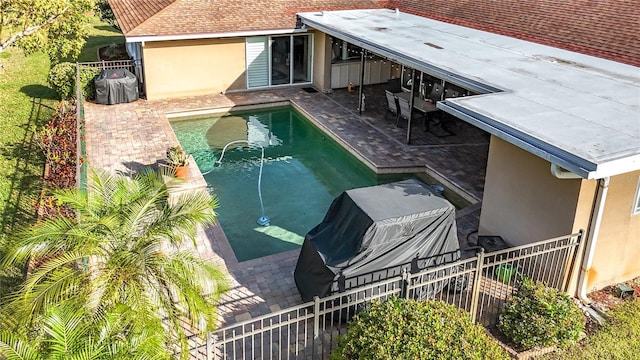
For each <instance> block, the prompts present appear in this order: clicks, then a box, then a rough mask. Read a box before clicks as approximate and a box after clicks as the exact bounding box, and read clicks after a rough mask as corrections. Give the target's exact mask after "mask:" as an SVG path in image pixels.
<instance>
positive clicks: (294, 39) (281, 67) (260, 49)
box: [246, 34, 312, 88]
mask: <svg viewBox="0 0 640 360" xmlns="http://www.w3.org/2000/svg"><path fill="white" fill-rule="evenodd" d="M311 45H312V41H311V35H308V34H305V35H287V36H272V37H266V36H261V37H253V38H247V41H246V56H247V87H248V88H258V87H269V86H278V85H289V84H300V83H310V82H311V73H312V71H311V64H312V50H311Z"/></svg>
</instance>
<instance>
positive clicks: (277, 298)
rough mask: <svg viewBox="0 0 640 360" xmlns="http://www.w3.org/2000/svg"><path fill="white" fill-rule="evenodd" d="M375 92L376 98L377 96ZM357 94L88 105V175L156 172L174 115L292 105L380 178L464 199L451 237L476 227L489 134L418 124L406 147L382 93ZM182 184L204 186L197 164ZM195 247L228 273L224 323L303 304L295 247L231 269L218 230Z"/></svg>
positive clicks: (262, 94) (257, 94)
mask: <svg viewBox="0 0 640 360" xmlns="http://www.w3.org/2000/svg"><path fill="white" fill-rule="evenodd" d="M378 93H380V94H382V95H381V96H379V99H378V96H377V94H378ZM354 96H355V95H354V94H350V93H347V92H346V91H336V92H334V93H332V94H323V93H321V92H316V93H309V92H306V91H304V90H303V89H301V88H287V89H277V90H265V91H251V92H240V93H232V94H226V95H208V96H199V97H189V98H178V99H170V100H159V101H146V100H142V99H141V100H138V101H135V102H133V103H128V104H118V105H110V106H107V105H97V104H92V103H88V102H87V103H85V105H84V106H85V134H86V135H85V137H86V154H87V161H88V162H89V164H90V165H91V166H92V167H95V168H104V169H108V170H112V171H117V172H122V173H125V174H130V173H132V172H135V171H138V170H140V169H142V168H144V167H148V166H157V165H158V164H159V163H160V162H162V160H163V159H164V158H165V152H166V149H167V147H169V146H171V145H175V144H177V143H178V141H177V139H176V137H175V134H174V133H173V130H172V129H171V126H170V124H169V120H168V118H170V117H171V116H174V115H175V114H179V113H185V112H192V113H193V112H195V113H198V112H206V111H209V110H212V109H216V110H221V111H227V110H233V109H237V108H239V107H243V106H263V105H267V104H274V103H289V102H291V104H293V105H294V106H295V107H296V108H297V109H298V110H300V111H302V112H303V113H305V115H307V116H308V117H310V119H311V120H312V121H313V122H314V123H316V125H317V126H319V127H320V128H322V129H323V130H324V131H325V132H326V133H328V134H329V135H330V136H332V137H333V138H334V139H336V140H337V141H338V142H339V143H341V144H342V145H343V146H344V147H346V148H347V149H349V150H350V151H351V152H352V153H354V154H355V155H356V156H357V157H358V158H360V159H361V160H364V161H365V163H367V164H368V165H369V166H370V167H372V168H376V169H377V171H378V172H401V171H402V172H414V171H422V172H427V173H428V174H429V175H430V176H432V177H433V178H435V179H436V180H437V181H439V182H441V183H445V184H446V186H447V187H449V188H455V189H456V190H457V191H458V192H460V193H461V194H462V195H463V196H464V197H465V198H466V199H467V200H470V202H471V205H470V206H468V207H466V208H464V209H461V210H459V211H458V214H457V223H458V234H459V237H460V239H461V241H464V240H465V239H466V236H467V234H469V233H471V232H472V231H473V230H476V229H477V226H478V218H479V212H480V204H481V202H480V199H481V197H482V188H483V185H484V174H485V167H486V162H487V151H488V137H487V136H486V134H483V133H481V132H479V131H478V130H477V129H473V128H470V125H467V124H457V126H458V127H457V128H456V129H457V131H456V134H457V135H456V136H451V137H446V138H444V137H442V138H441V137H437V136H433V134H431V133H427V132H423V131H422V130H421V128H420V127H419V126H415V127H416V129H415V131H414V133H415V140H414V138H412V145H406V144H405V143H404V139H405V136H406V135H405V134H406V129H405V128H403V127H396V126H395V120H394V119H387V117H386V116H385V115H386V114H385V112H386V102H385V101H386V100H384V97H383V91H382V90H380V91H377V90H376V89H375V88H372V90H371V94H370V95H369V96H368V97H367V99H368V100H367V108H366V111H365V112H364V113H363V114H362V115H359V114H358V112H357V111H356V109H355V108H356V107H355V106H354V103H355V102H356V100H355V99H357V98H355V99H354ZM376 99H377V100H376ZM405 126H406V125H405ZM407 169H409V170H412V171H406V170H407ZM189 179H190V181H189V185H188V186H193V187H203V186H206V183H204V179H203V178H202V175H201V174H200V172H199V170H198V169H197V166H192V167H191V169H190V175H189ZM223 225H224V224H223ZM197 245H198V251H199V252H200V254H201V255H202V256H203V257H207V258H210V259H212V260H214V261H216V262H218V263H219V264H221V265H223V266H225V267H226V269H227V271H228V272H229V274H230V277H231V278H232V287H233V289H232V290H231V291H229V292H228V293H227V294H225V295H224V296H223V298H222V299H221V302H220V305H219V310H220V313H221V316H222V320H223V322H224V323H233V322H235V321H241V320H245V319H249V318H251V317H255V316H258V315H262V314H265V313H268V312H270V311H275V310H279V309H283V308H286V307H288V306H293V305H296V304H300V303H301V302H302V300H301V298H300V295H299V294H298V291H297V289H296V287H295V284H294V281H293V270H294V267H295V264H296V261H297V258H298V253H299V250H292V251H288V252H284V253H280V254H276V255H272V256H267V257H263V258H259V259H254V260H249V261H244V262H241V263H238V261H237V260H236V258H235V255H234V254H233V251H232V250H231V247H230V246H229V243H228V242H227V240H226V237H225V236H224V232H223V229H222V227H221V226H219V225H216V226H213V227H211V228H208V229H205V230H202V231H201V232H200V234H199V237H198V244H197Z"/></svg>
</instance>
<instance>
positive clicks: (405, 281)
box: [400, 268, 409, 299]
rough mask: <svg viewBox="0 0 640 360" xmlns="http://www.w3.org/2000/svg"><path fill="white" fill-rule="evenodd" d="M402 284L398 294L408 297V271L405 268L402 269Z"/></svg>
mask: <svg viewBox="0 0 640 360" xmlns="http://www.w3.org/2000/svg"><path fill="white" fill-rule="evenodd" d="M401 282H402V284H401V285H400V289H401V291H400V296H401V297H403V298H405V299H409V273H408V272H407V269H406V268H405V269H402V280H401Z"/></svg>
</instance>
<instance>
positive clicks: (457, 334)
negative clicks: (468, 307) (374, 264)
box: [331, 298, 509, 360]
mask: <svg viewBox="0 0 640 360" xmlns="http://www.w3.org/2000/svg"><path fill="white" fill-rule="evenodd" d="M331 359H333V360H337V359H394V360H395V359H427V360H428V359H509V356H508V355H507V354H506V352H505V351H504V350H503V349H502V348H500V346H498V344H497V343H496V342H495V341H493V340H492V339H491V338H490V337H489V336H488V335H487V334H486V332H485V330H484V328H482V327H481V326H480V325H476V324H473V323H472V322H471V318H470V317H469V315H468V314H467V313H465V312H463V311H462V310H459V309H457V308H456V307H454V306H452V305H449V304H446V303H444V302H439V301H431V300H429V301H421V302H418V301H414V300H403V299H398V298H391V299H389V300H387V301H385V302H377V301H376V302H373V303H372V304H371V305H370V306H368V308H367V309H366V310H364V311H362V312H361V313H359V314H358V315H356V317H354V319H353V320H352V321H351V322H350V323H349V325H348V328H347V333H346V334H344V335H343V336H341V337H340V338H339V340H338V347H337V348H336V349H335V350H334V351H333V352H332V354H331Z"/></svg>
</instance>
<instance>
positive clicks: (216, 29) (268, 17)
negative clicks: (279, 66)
mask: <svg viewBox="0 0 640 360" xmlns="http://www.w3.org/2000/svg"><path fill="white" fill-rule="evenodd" d="M386 4H387V1H386V0H297V1H289V0H272V1H260V0H109V5H111V9H112V10H113V13H114V15H115V16H116V19H117V20H118V24H119V25H120V28H121V29H122V32H123V34H124V35H125V37H127V38H129V37H145V38H147V39H149V38H152V37H154V36H158V37H166V36H184V35H201V34H208V35H210V36H211V37H213V35H214V34H220V33H222V34H230V33H246V32H252V31H265V30H283V29H289V30H291V29H294V28H295V25H296V13H297V12H299V11H316V10H321V9H322V10H339V9H366V8H370V9H372V8H382V7H384V5H386Z"/></svg>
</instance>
